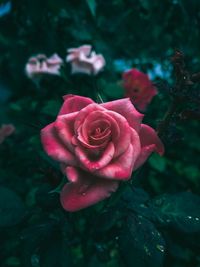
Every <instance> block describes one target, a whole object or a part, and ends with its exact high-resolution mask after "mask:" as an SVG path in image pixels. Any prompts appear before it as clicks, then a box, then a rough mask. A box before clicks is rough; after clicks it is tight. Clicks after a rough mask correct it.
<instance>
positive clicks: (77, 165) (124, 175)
mask: <svg viewBox="0 0 200 267" xmlns="http://www.w3.org/2000/svg"><path fill="white" fill-rule="evenodd" d="M64 100H65V101H64V104H63V106H62V108H61V110H60V112H59V114H58V116H57V119H56V121H55V122H53V123H51V124H49V125H47V126H46V127H45V128H44V129H42V131H41V140H42V144H43V147H44V149H45V151H46V152H47V154H48V155H49V156H50V157H52V158H53V159H54V160H57V161H58V162H60V163H61V168H62V171H63V172H64V173H65V174H66V176H67V178H68V180H69V183H67V184H66V185H65V186H64V188H63V189H62V191H61V203H62V206H63V208H64V209H66V210H68V211H77V210H80V209H82V208H86V207H88V206H90V205H93V204H95V203H97V202H99V201H101V200H103V199H105V198H107V197H109V196H110V195H111V193H112V192H114V191H116V190H117V188H118V185H119V181H123V180H128V179H130V177H131V173H132V171H133V170H135V169H137V168H138V167H139V166H141V165H142V164H143V163H144V162H145V161H146V159H147V158H148V156H149V155H150V154H151V153H152V152H153V151H156V152H157V153H159V154H163V152H164V148H163V145H162V143H161V141H160V139H159V138H158V136H157V134H156V132H155V131H154V130H153V129H152V128H151V127H149V126H147V125H144V124H141V120H142V118H143V115H142V114H140V113H139V112H138V111H137V110H136V109H135V108H134V106H133V105H132V103H131V102H130V100H129V99H128V98H126V99H120V100H116V101H112V102H108V103H103V104H96V103H94V102H93V101H92V100H91V99H90V98H86V97H81V96H74V95H66V96H64Z"/></svg>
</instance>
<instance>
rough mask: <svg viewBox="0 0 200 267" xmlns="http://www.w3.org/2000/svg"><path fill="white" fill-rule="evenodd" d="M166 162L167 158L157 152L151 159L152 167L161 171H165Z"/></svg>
mask: <svg viewBox="0 0 200 267" xmlns="http://www.w3.org/2000/svg"><path fill="white" fill-rule="evenodd" d="M166 163H167V162H166V158H164V157H161V156H159V155H158V154H156V153H154V154H153V155H152V156H151V157H150V159H149V164H150V165H151V167H152V168H154V169H155V170H157V171H159V172H164V170H165V169H166Z"/></svg>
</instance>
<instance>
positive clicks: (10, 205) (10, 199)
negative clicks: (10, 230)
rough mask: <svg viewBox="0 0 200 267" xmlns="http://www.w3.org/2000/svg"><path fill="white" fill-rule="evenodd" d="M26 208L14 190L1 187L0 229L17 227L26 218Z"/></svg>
mask: <svg viewBox="0 0 200 267" xmlns="http://www.w3.org/2000/svg"><path fill="white" fill-rule="evenodd" d="M24 216H25V206H24V204H23V202H22V200H21V199H20V197H19V196H18V195H17V194H16V193H15V192H13V191H12V190H10V189H8V188H6V187H3V186H1V187H0V227H5V226H12V225H15V224H17V223H19V222H21V220H22V219H23V218H24Z"/></svg>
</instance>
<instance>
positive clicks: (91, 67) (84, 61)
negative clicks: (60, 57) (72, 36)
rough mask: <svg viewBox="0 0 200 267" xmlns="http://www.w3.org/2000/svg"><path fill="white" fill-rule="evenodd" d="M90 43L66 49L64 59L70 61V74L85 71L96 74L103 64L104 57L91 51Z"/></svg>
mask: <svg viewBox="0 0 200 267" xmlns="http://www.w3.org/2000/svg"><path fill="white" fill-rule="evenodd" d="M91 49H92V47H91V46H90V45H83V46H80V47H78V48H70V49H68V50H67V52H68V55H67V57H66V61H67V62H70V63H71V67H72V71H71V72H72V74H75V73H85V74H88V75H97V74H98V73H99V72H100V71H101V70H102V69H103V67H104V66H105V64H106V62H105V59H104V57H103V56H102V55H101V54H99V55H97V54H96V53H95V52H94V51H91Z"/></svg>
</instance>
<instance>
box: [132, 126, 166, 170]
mask: <svg viewBox="0 0 200 267" xmlns="http://www.w3.org/2000/svg"><path fill="white" fill-rule="evenodd" d="M139 135H140V142H141V149H142V150H141V154H140V156H139V158H138V159H137V161H136V163H135V166H134V170H135V169H137V168H139V167H140V166H141V165H142V164H143V163H144V162H145V161H146V160H147V158H148V157H149V156H150V154H151V153H152V152H154V151H155V152H157V153H158V154H160V155H163V153H164V145H163V143H162V142H161V140H160V138H159V137H158V135H157V133H156V132H155V130H154V129H153V128H151V127H150V126H148V125H145V124H142V125H141V131H140V133H139Z"/></svg>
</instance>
